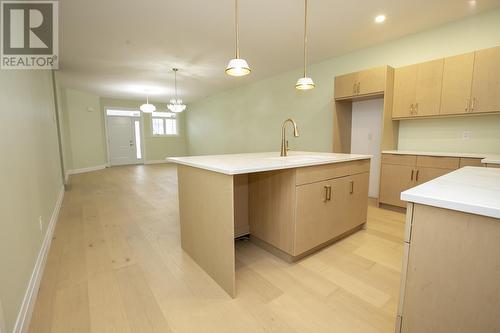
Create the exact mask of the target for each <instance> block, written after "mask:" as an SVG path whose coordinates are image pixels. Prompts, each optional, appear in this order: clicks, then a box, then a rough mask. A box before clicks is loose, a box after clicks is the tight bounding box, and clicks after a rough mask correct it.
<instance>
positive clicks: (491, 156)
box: [382, 150, 500, 164]
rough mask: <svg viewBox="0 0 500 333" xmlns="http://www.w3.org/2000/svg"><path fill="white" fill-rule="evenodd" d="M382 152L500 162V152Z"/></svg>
mask: <svg viewBox="0 0 500 333" xmlns="http://www.w3.org/2000/svg"><path fill="white" fill-rule="evenodd" d="M382 154H396V155H425V156H442V157H468V158H481V163H490V164H500V154H499V155H495V154H487V153H450V152H442V151H441V152H438V151H417V150H383V151H382Z"/></svg>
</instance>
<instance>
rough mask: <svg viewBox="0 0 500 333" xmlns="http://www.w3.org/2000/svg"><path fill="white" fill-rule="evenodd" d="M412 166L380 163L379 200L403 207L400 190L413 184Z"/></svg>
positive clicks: (404, 189) (413, 172) (413, 171)
mask: <svg viewBox="0 0 500 333" xmlns="http://www.w3.org/2000/svg"><path fill="white" fill-rule="evenodd" d="M414 176H415V170H414V167H413V166H408V165H397V164H382V167H381V169H380V193H379V201H380V202H382V203H385V204H388V205H393V206H399V207H405V202H404V201H401V199H400V196H401V192H403V191H406V190H407V189H409V188H412V187H413V186H415V181H414Z"/></svg>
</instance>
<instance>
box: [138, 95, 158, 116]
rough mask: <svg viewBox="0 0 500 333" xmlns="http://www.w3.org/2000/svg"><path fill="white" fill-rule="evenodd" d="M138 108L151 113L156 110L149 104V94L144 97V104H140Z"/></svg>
mask: <svg viewBox="0 0 500 333" xmlns="http://www.w3.org/2000/svg"><path fill="white" fill-rule="evenodd" d="M139 109H140V110H141V111H142V112H144V113H153V112H155V111H156V106H154V105H153V104H149V96H147V97H146V104H142V105H141V106H140V107H139Z"/></svg>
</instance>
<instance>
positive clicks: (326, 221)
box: [294, 177, 346, 255]
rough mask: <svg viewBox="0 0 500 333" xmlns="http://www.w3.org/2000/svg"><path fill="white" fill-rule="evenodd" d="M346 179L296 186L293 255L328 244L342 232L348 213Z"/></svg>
mask: <svg viewBox="0 0 500 333" xmlns="http://www.w3.org/2000/svg"><path fill="white" fill-rule="evenodd" d="M345 178H346V177H343V178H338V179H333V180H327V181H322V182H317V183H312V184H307V185H301V186H297V190H296V198H297V199H296V200H297V201H296V202H297V207H296V226H295V251H294V255H300V254H302V253H304V252H306V251H308V250H310V249H312V248H314V247H316V246H318V245H320V244H323V243H325V242H327V241H329V240H330V239H332V238H333V237H334V235H336V234H338V233H339V230H341V228H342V225H341V224H340V222H341V221H342V220H343V216H344V215H345V212H346V207H345V204H346V191H345V189H346V186H345V183H346V181H345ZM328 191H331V196H330V199H329V200H328Z"/></svg>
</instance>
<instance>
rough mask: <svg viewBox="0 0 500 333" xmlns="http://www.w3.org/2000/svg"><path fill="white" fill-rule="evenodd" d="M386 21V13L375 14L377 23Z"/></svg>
mask: <svg viewBox="0 0 500 333" xmlns="http://www.w3.org/2000/svg"><path fill="white" fill-rule="evenodd" d="M384 22H385V15H377V16H375V23H384Z"/></svg>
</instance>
